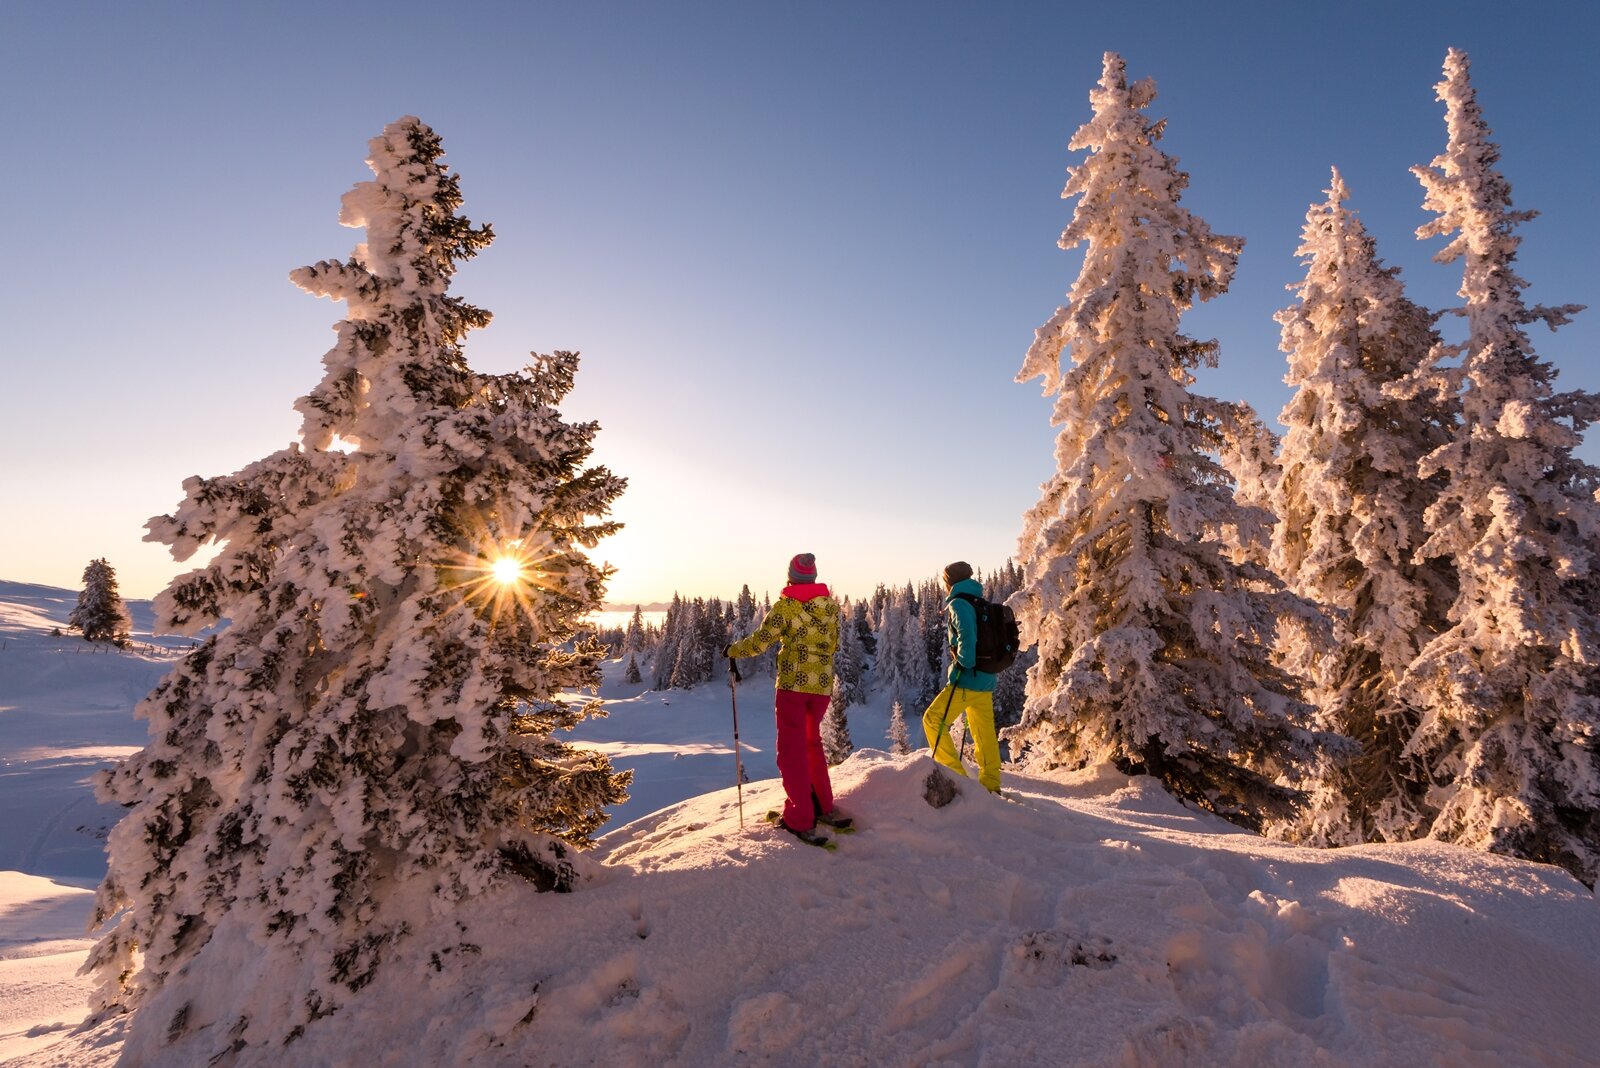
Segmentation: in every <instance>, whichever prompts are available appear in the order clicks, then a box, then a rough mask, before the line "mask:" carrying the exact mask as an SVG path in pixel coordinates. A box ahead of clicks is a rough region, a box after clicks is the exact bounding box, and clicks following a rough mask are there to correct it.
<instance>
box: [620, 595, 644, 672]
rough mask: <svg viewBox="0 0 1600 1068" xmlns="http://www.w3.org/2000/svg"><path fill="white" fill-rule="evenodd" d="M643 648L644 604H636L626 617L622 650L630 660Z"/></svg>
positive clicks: (642, 650)
mask: <svg viewBox="0 0 1600 1068" xmlns="http://www.w3.org/2000/svg"><path fill="white" fill-rule="evenodd" d="M644 648H645V636H644V606H642V605H637V604H636V605H634V606H633V615H632V616H630V617H629V619H628V627H627V630H625V631H624V632H623V637H622V651H623V652H624V653H626V654H628V657H629V659H630V660H631V659H632V658H633V656H634V655H636V654H638V653H642V652H644ZM635 667H637V665H635ZM634 681H638V680H634Z"/></svg>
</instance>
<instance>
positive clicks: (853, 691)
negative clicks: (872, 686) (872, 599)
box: [833, 609, 867, 708]
mask: <svg viewBox="0 0 1600 1068" xmlns="http://www.w3.org/2000/svg"><path fill="white" fill-rule="evenodd" d="M841 616H842V617H843V619H842V621H841V623H840V625H839V651H838V652H836V653H835V654H834V656H833V700H834V702H835V703H838V702H841V701H842V702H843V703H844V707H846V708H849V707H850V706H851V705H858V704H860V703H861V702H862V701H863V700H864V699H865V698H866V696H867V682H866V661H867V654H866V651H865V650H864V649H862V648H861V635H860V633H859V632H858V631H857V630H856V628H855V627H853V626H851V625H850V622H849V619H850V614H849V610H848V609H846V610H844V611H842V612H841Z"/></svg>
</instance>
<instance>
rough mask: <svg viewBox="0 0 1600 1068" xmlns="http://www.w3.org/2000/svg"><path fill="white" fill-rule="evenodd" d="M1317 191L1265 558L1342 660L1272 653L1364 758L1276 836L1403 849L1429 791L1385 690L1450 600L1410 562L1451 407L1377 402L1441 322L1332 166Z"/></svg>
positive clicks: (1407, 723)
mask: <svg viewBox="0 0 1600 1068" xmlns="http://www.w3.org/2000/svg"><path fill="white" fill-rule="evenodd" d="M1327 192H1328V199H1327V200H1326V201H1324V202H1322V203H1320V204H1313V205H1312V206H1311V208H1310V209H1309V210H1308V211H1307V213H1306V224H1305V228H1304V230H1303V231H1302V241H1301V245H1300V248H1299V250H1298V254H1299V255H1300V256H1301V257H1302V261H1303V262H1304V264H1305V266H1306V276H1305V279H1304V280H1303V281H1302V282H1301V283H1300V284H1299V285H1298V286H1296V287H1295V292H1296V294H1297V296H1298V297H1299V300H1298V301H1297V302H1296V303H1295V304H1294V305H1293V306H1291V307H1289V308H1287V309H1285V310H1284V311H1282V312H1280V313H1279V314H1278V316H1277V319H1278V322H1279V323H1281V324H1282V325H1283V336H1282V343H1281V348H1282V349H1283V351H1284V352H1285V353H1286V354H1287V355H1288V360H1289V373H1288V375H1287V376H1285V379H1284V380H1285V381H1286V382H1287V383H1288V384H1289V385H1290V386H1292V387H1294V389H1295V393H1294V396H1293V398H1292V399H1291V400H1290V401H1289V403H1288V405H1287V406H1286V407H1285V408H1284V410H1283V413H1282V414H1281V415H1280V416H1279V421H1280V422H1282V423H1283V424H1284V426H1286V427H1287V428H1288V431H1287V433H1286V434H1285V435H1284V438H1283V445H1282V448H1281V450H1280V452H1279V456H1278V477H1277V478H1276V480H1275V481H1274V482H1273V484H1272V490H1273V493H1272V501H1271V504H1272V508H1273V511H1274V512H1276V513H1277V516H1278V523H1277V526H1276V527H1275V528H1274V532H1273V543H1272V564H1273V568H1274V569H1275V570H1276V571H1277V572H1278V574H1279V576H1281V577H1282V578H1283V580H1284V582H1285V583H1287V584H1288V586H1289V588H1290V589H1291V590H1293V591H1294V592H1296V593H1298V594H1300V595H1301V596H1303V597H1306V598H1309V599H1310V600H1312V601H1315V602H1316V603H1317V604H1319V605H1321V606H1322V607H1323V608H1325V609H1328V610H1330V611H1329V614H1330V615H1331V616H1332V617H1333V618H1334V620H1335V635H1336V646H1337V652H1335V653H1333V654H1331V655H1330V654H1328V653H1327V652H1326V651H1325V650H1323V649H1320V648H1315V647H1312V646H1310V645H1308V644H1306V643H1304V642H1301V641H1298V640H1296V639H1295V636H1294V635H1290V640H1289V641H1287V642H1285V643H1284V645H1283V646H1282V648H1281V649H1280V652H1281V653H1282V655H1283V657H1284V661H1285V663H1286V664H1287V666H1288V667H1289V669H1290V670H1291V671H1294V672H1296V673H1297V674H1302V675H1304V676H1306V677H1307V678H1310V679H1313V680H1314V683H1315V686H1314V688H1313V690H1312V703H1313V704H1315V705H1316V706H1317V708H1318V709H1319V710H1320V713H1321V725H1323V726H1326V727H1327V728H1328V729H1330V730H1335V731H1338V732H1339V733H1341V734H1344V735H1347V736H1348V737H1350V738H1353V739H1354V740H1356V741H1357V742H1359V743H1360V744H1361V752H1360V754H1359V755H1358V756H1356V757H1354V758H1352V759H1351V760H1349V761H1347V762H1345V763H1344V764H1343V765H1342V766H1341V767H1339V768H1338V769H1335V770H1334V773H1333V775H1332V776H1330V777H1329V779H1328V780H1327V782H1326V785H1327V787H1328V789H1325V790H1321V791H1318V792H1317V793H1316V794H1315V795H1314V797H1313V799H1312V803H1311V804H1310V805H1309V806H1308V807H1307V809H1306V811H1305V812H1304V813H1303V814H1302V816H1301V818H1300V819H1299V820H1298V821H1297V823H1296V824H1294V825H1291V826H1286V827H1283V828H1280V830H1281V831H1282V832H1283V833H1285V834H1287V835H1289V836H1290V837H1294V838H1299V839H1304V840H1307V841H1311V842H1314V843H1316V844H1319V845H1351V844H1355V843H1359V842H1367V841H1375V840H1384V841H1404V840H1407V839H1410V838H1414V837H1416V836H1417V834H1418V833H1419V828H1422V829H1423V830H1425V829H1426V825H1427V817H1426V806H1425V804H1424V800H1423V798H1424V796H1425V794H1426V793H1427V789H1428V781H1427V774H1426V771H1425V769H1423V768H1421V767H1419V766H1417V764H1416V762H1415V761H1413V760H1412V759H1410V758H1408V757H1406V756H1405V755H1404V750H1405V746H1406V743H1407V742H1408V741H1409V740H1410V737H1411V734H1412V731H1413V730H1414V729H1415V728H1416V723H1417V720H1416V715H1415V713H1414V712H1413V711H1411V710H1410V709H1409V708H1408V707H1407V706H1406V705H1405V704H1404V703H1403V702H1402V700H1401V694H1400V692H1399V691H1398V690H1397V688H1396V687H1397V684H1398V683H1399V681H1400V677H1401V676H1402V675H1403V674H1404V673H1405V671H1406V668H1407V667H1408V666H1409V665H1410V663H1411V661H1412V660H1414V659H1415V658H1416V655H1417V653H1418V651H1419V650H1420V649H1421V647H1422V646H1423V645H1425V644H1426V643H1427V642H1428V641H1429V640H1431V639H1432V638H1433V637H1434V636H1435V635H1437V634H1439V633H1441V632H1442V631H1443V630H1444V629H1445V627H1446V626H1447V623H1446V619H1445V614H1446V612H1447V611H1448V610H1449V607H1450V603H1451V601H1452V600H1454V597H1455V576H1454V571H1453V569H1452V568H1451V567H1450V566H1449V564H1448V563H1447V562H1446V561H1444V560H1441V559H1435V560H1432V561H1424V562H1417V561H1416V560H1414V555H1415V553H1416V550H1417V548H1418V547H1419V546H1420V545H1421V544H1422V542H1423V520H1422V516H1423V512H1424V510H1425V509H1426V508H1427V507H1428V505H1430V504H1431V503H1433V500H1434V499H1435V498H1436V497H1437V495H1438V491H1439V484H1440V481H1441V479H1440V478H1439V476H1437V475H1435V476H1434V477H1433V478H1432V479H1428V480H1424V479H1422V478H1420V477H1418V475H1417V466H1418V462H1419V461H1420V460H1421V459H1422V457H1424V456H1426V455H1427V454H1428V453H1430V452H1432V451H1434V450H1435V449H1437V448H1438V447H1439V446H1441V445H1442V444H1444V442H1445V441H1446V440H1447V439H1448V438H1449V436H1450V435H1451V434H1452V433H1453V431H1454V421H1455V415H1454V410H1453V408H1454V406H1453V404H1451V403H1449V402H1448V401H1441V400H1438V399H1436V398H1434V397H1432V396H1431V395H1429V394H1420V395H1416V396H1411V397H1408V398H1404V399H1402V398H1400V397H1397V396H1395V395H1394V394H1393V393H1392V392H1390V393H1386V392H1385V390H1386V389H1387V388H1389V387H1391V386H1393V385H1394V384H1395V383H1398V382H1401V381H1402V380H1404V379H1406V378H1407V376H1410V375H1413V374H1415V372H1416V371H1417V369H1418V368H1419V367H1420V366H1421V365H1422V363H1423V362H1424V360H1426V358H1427V357H1428V354H1429V353H1430V352H1431V351H1432V349H1433V348H1434V346H1435V345H1437V344H1438V342H1439V336H1438V333H1437V332H1436V331H1435V330H1434V329H1433V323H1434V320H1435V319H1436V318H1437V317H1436V316H1435V315H1433V314H1431V313H1430V312H1427V311H1425V310H1423V309H1422V308H1420V307H1418V306H1417V305H1416V304H1414V303H1412V302H1411V301H1410V300H1408V299H1406V295H1405V290H1404V287H1403V286H1402V285H1401V282H1400V279H1399V277H1398V275H1399V269H1398V268H1393V267H1384V266H1383V265H1382V264H1381V262H1380V261H1379V259H1378V256H1377V251H1376V245H1375V242H1374V241H1373V239H1372V238H1371V237H1370V236H1369V235H1368V234H1367V233H1366V230H1365V229H1364V228H1363V227H1362V225H1361V223H1360V221H1359V220H1358V219H1357V218H1356V216H1355V214H1354V213H1353V212H1352V211H1351V210H1350V209H1349V208H1348V207H1347V206H1346V200H1347V199H1348V193H1347V191H1346V189H1345V184H1344V181H1343V180H1342V179H1341V178H1340V177H1339V172H1338V171H1337V170H1335V171H1334V172H1333V178H1332V183H1331V185H1330V186H1329V188H1328V191H1327Z"/></svg>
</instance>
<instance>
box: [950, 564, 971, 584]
mask: <svg viewBox="0 0 1600 1068" xmlns="http://www.w3.org/2000/svg"><path fill="white" fill-rule="evenodd" d="M971 577H972V565H971V564H969V563H967V562H966V561H965V560H957V561H956V562H955V563H953V564H951V565H949V566H948V567H946V568H945V569H944V584H945V585H946V586H954V585H955V584H956V583H958V582H960V581H962V580H963V579H969V578H971Z"/></svg>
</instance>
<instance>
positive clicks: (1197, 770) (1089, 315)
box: [1006, 52, 1331, 829]
mask: <svg viewBox="0 0 1600 1068" xmlns="http://www.w3.org/2000/svg"><path fill="white" fill-rule="evenodd" d="M1154 97H1155V87H1154V84H1153V83H1152V82H1150V81H1149V80H1144V81H1141V82H1138V83H1136V84H1134V85H1131V86H1130V85H1129V84H1128V82H1127V78H1126V74H1125V71H1124V65H1123V62H1122V59H1121V57H1119V56H1117V55H1116V54H1115V53H1110V52H1108V53H1106V56H1105V65H1104V71H1103V75H1102V77H1101V79H1100V83H1099V86H1098V88H1096V89H1095V90H1094V91H1092V92H1091V93H1090V99H1091V101H1092V103H1093V105H1094V117H1093V118H1092V119H1091V120H1090V122H1089V123H1087V124H1086V125H1085V126H1083V127H1082V128H1081V129H1079V130H1078V132H1077V133H1076V134H1075V135H1074V137H1073V139H1072V142H1071V147H1072V148H1073V149H1088V150H1089V152H1090V155H1089V157H1088V158H1087V159H1086V160H1085V161H1084V163H1083V164H1082V165H1080V166H1078V167H1075V168H1072V169H1071V172H1070V174H1071V177H1070V178H1069V180H1068V182H1067V185H1066V189H1065V190H1064V192H1063V193H1062V196H1063V197H1078V198H1079V201H1078V204H1077V207H1076V210H1075V211H1074V213H1073V218H1072V222H1071V223H1070V224H1069V225H1068V227H1067V229H1066V230H1065V232H1064V233H1063V234H1062V236H1061V242H1060V244H1061V247H1062V248H1064V249H1071V248H1074V247H1076V246H1077V245H1079V244H1084V243H1087V245H1088V251H1087V252H1086V254H1085V256H1084V261H1083V267H1082V270H1081V272H1080V274H1079V276H1078V279H1077V281H1076V282H1075V283H1074V285H1073V288H1072V291H1071V293H1070V294H1069V296H1068V301H1069V302H1068V304H1067V305H1066V306H1064V307H1062V308H1061V309H1059V310H1058V311H1057V312H1056V314H1055V315H1054V316H1053V317H1052V318H1051V319H1050V321H1049V322H1047V323H1046V324H1045V325H1044V326H1043V327H1041V328H1040V329H1039V331H1038V336H1037V337H1036V339H1035V341H1034V343H1033V346H1032V347H1031V348H1030V349H1029V350H1028V355H1027V358H1026V360H1025V361H1024V363H1023V366H1022V370H1021V372H1020V373H1019V374H1018V376H1017V377H1018V379H1019V380H1020V381H1026V380H1028V379H1031V378H1034V377H1038V378H1042V379H1043V382H1044V391H1045V393H1047V394H1051V393H1053V394H1055V395H1056V403H1055V410H1054V416H1053V420H1052V421H1053V422H1054V423H1055V424H1056V425H1058V426H1060V427H1061V428H1062V429H1061V432H1060V434H1059V435H1058V436H1057V439H1056V464H1057V470H1056V473H1055V475H1054V476H1052V477H1051V479H1050V480H1049V481H1048V482H1047V483H1046V484H1045V486H1044V493H1043V496H1042V497H1041V499H1040V500H1039V502H1038V504H1036V505H1035V506H1034V507H1033V508H1032V509H1031V510H1030V511H1029V512H1028V514H1027V516H1026V519H1025V525H1024V530H1023V534H1022V537H1021V539H1020V542H1019V551H1018V563H1019V564H1020V565H1021V567H1022V570H1023V580H1022V588H1021V589H1020V590H1019V592H1018V593H1017V594H1016V595H1014V596H1013V597H1012V598H1011V602H1010V603H1011V604H1012V607H1013V610H1014V611H1015V612H1016V614H1017V617H1018V621H1019V622H1020V623H1021V625H1022V630H1023V640H1024V643H1030V642H1037V643H1038V650H1039V661H1038V663H1037V664H1035V665H1034V667H1033V668H1032V670H1031V671H1030V673H1029V676H1028V698H1027V703H1026V706H1025V707H1024V709H1023V713H1022V719H1021V722H1020V723H1018V724H1017V726H1015V727H1013V728H1010V729H1008V730H1007V731H1006V737H1007V738H1009V739H1010V740H1011V743H1012V746H1013V749H1012V751H1013V752H1014V753H1017V752H1019V751H1020V752H1022V754H1023V760H1024V762H1025V763H1030V764H1036V765H1039V766H1043V767H1056V766H1081V765H1084V764H1088V763H1097V762H1101V761H1109V762H1111V763H1112V764H1114V765H1115V766H1116V767H1118V768H1120V769H1122V770H1124V771H1126V772H1129V773H1145V774H1150V775H1154V776H1155V777H1157V778H1158V779H1160V780H1161V782H1162V783H1163V784H1164V785H1165V786H1166V788H1167V789H1168V790H1170V791H1171V792H1172V793H1173V794H1175V795H1176V796H1178V797H1180V798H1182V799H1184V800H1186V801H1189V802H1191V803H1194V804H1196V805H1198V806H1200V807H1203V808H1207V809H1210V810H1212V811H1214V812H1217V813H1218V814H1220V815H1222V816H1224V817H1226V818H1228V819H1230V820H1233V821H1235V822H1238V823H1240V824H1243V825H1245V826H1248V827H1251V828H1256V829H1259V827H1260V826H1261V824H1262V823H1263V821H1265V820H1268V819H1276V818H1282V817H1285V816H1287V815H1288V814H1290V813H1291V812H1292V811H1293V809H1294V807H1295V806H1296V804H1297V802H1298V801H1299V800H1300V798H1301V796H1302V795H1301V793H1300V792H1299V791H1298V790H1297V789H1295V788H1294V787H1293V786H1292V785H1288V784H1286V783H1285V782H1280V781H1279V780H1280V779H1285V780H1291V781H1292V780H1294V779H1296V778H1298V777H1300V776H1302V775H1303V774H1304V772H1305V771H1306V769H1308V768H1309V767H1310V766H1311V765H1312V764H1313V761H1314V760H1315V759H1316V758H1317V756H1318V751H1319V743H1326V742H1331V739H1330V738H1327V737H1325V736H1324V737H1319V736H1318V735H1315V734H1313V733H1312V732H1310V731H1309V730H1307V729H1305V728H1304V727H1302V726H1300V725H1299V724H1300V723H1301V722H1303V721H1304V720H1305V719H1306V718H1307V717H1308V716H1309V714H1310V712H1311V708H1310V706H1308V705H1307V704H1306V703H1305V702H1304V701H1302V700H1301V698H1300V693H1301V689H1302V682H1301V680H1299V679H1298V678H1296V677H1294V676H1292V675H1290V674H1288V673H1287V672H1285V671H1283V670H1282V669H1281V668H1279V667H1278V666H1277V665H1276V664H1275V663H1274V662H1273V659H1272V648H1273V643H1274V640H1275V632H1276V628H1277V626H1278V625H1279V621H1285V622H1288V623H1290V624H1297V625H1299V626H1301V627H1303V628H1305V629H1306V630H1307V631H1308V632H1310V633H1316V632H1318V631H1321V630H1323V629H1325V622H1324V621H1323V620H1322V618H1321V615H1320V613H1319V612H1318V611H1317V610H1316V609H1315V607H1314V606H1312V605H1310V604H1309V603H1307V602H1305V601H1303V600H1302V599H1300V598H1298V597H1296V596H1294V595H1292V594H1290V593H1288V592H1287V591H1285V590H1284V589H1283V588H1282V584H1281V583H1280V582H1279V581H1278V579H1277V578H1276V577H1275V576H1273V575H1272V574H1271V573H1270V572H1269V571H1267V570H1266V569H1264V568H1262V567H1260V566H1258V565H1256V564H1253V563H1250V562H1247V561H1246V562H1237V561H1235V560H1234V559H1233V556H1232V554H1231V553H1230V552H1229V549H1228V545H1229V542H1230V541H1236V540H1237V539H1238V538H1239V537H1240V536H1241V535H1240V534H1239V531H1240V530H1241V529H1243V530H1245V531H1246V533H1247V534H1249V535H1250V536H1258V535H1259V528H1261V527H1263V526H1264V524H1266V523H1268V522H1269V521H1270V517H1269V516H1268V515H1267V514H1266V513H1265V512H1262V511H1261V510H1259V509H1251V508H1245V507H1242V506H1240V505H1238V504H1237V503H1236V502H1235V501H1234V499H1233V496H1232V492H1231V489H1230V486H1229V479H1228V476H1227V473H1226V472H1225V471H1223V469H1222V468H1221V467H1219V466H1218V464H1217V463H1216V461H1215V459H1213V456H1214V455H1215V454H1216V453H1218V452H1219V451H1220V449H1221V446H1222V444H1223V436H1224V432H1223V430H1222V428H1221V424H1222V423H1223V421H1224V419H1225V418H1227V417H1228V416H1229V415H1231V412H1225V411H1224V407H1225V406H1223V405H1220V404H1219V403H1218V402H1216V401H1213V400H1210V399H1209V398H1205V397H1201V396H1198V395H1196V394H1194V393H1191V392H1190V391H1189V389H1188V387H1189V385H1190V384H1191V383H1192V382H1193V375H1192V373H1191V371H1192V369H1193V368H1195V367H1197V366H1199V365H1200V364H1201V363H1211V362H1214V360H1215V350H1216V345H1215V343H1214V342H1205V341H1196V340H1194V339H1192V338H1188V337H1185V336H1184V335H1182V334H1180V333H1179V332H1178V320H1179V317H1180V316H1181V314H1182V313H1183V312H1184V311H1185V310H1186V309H1188V308H1189V307H1190V306H1191V305H1192V304H1193V302H1194V301H1196V300H1209V299H1211V298H1212V297H1215V296H1217V295H1218V294H1220V293H1222V292H1224V291H1225V290H1226V289H1227V286H1228V282H1229V280H1230V278H1231V277H1232V275H1233V271H1234V268H1235V265H1236V264H1237V262H1238V257H1239V250H1240V249H1241V247H1242V245H1243V242H1242V241H1241V240H1240V239H1238V238H1235V237H1226V236H1223V235H1219V234H1214V233H1212V231H1211V229H1210V227H1209V226H1207V225H1206V224H1205V222H1204V221H1202V220H1201V219H1199V218H1197V217H1196V216H1194V215H1192V214H1191V213H1189V212H1188V211H1187V210H1185V209H1183V208H1181V207H1180V206H1179V204H1178V200H1179V197H1180V194H1181V192H1182V190H1183V189H1184V187H1185V186H1186V185H1187V184H1188V176H1187V175H1185V174H1184V173H1183V172H1182V171H1180V170H1178V168H1177V166H1176V163H1175V161H1174V160H1173V159H1171V158H1170V157H1168V156H1167V155H1166V154H1165V153H1163V152H1162V151H1161V150H1160V149H1159V148H1157V146H1156V142H1157V141H1158V140H1159V139H1160V137H1161V135H1162V132H1163V127H1164V122H1163V121H1151V120H1150V119H1148V118H1147V117H1146V116H1145V114H1144V109H1145V108H1146V107H1147V106H1148V105H1149V104H1150V102H1151V101H1152V100H1153V99H1154ZM1069 351H1070V354H1071V358H1072V360H1073V362H1074V363H1075V364H1076V366H1075V367H1071V368H1069V367H1067V366H1066V362H1067V354H1068V352H1069Z"/></svg>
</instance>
